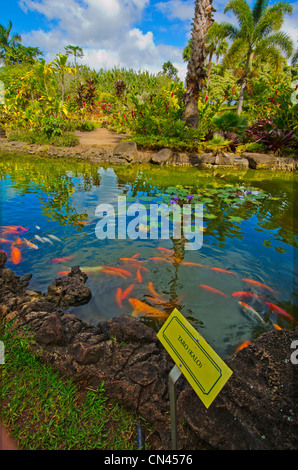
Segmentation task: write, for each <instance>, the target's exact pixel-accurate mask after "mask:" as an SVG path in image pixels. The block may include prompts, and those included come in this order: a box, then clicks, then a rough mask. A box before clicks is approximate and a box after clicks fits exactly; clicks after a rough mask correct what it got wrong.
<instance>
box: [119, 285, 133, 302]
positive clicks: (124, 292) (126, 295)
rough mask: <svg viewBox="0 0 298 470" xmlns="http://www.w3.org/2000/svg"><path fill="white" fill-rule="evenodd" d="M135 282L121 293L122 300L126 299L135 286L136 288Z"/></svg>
mask: <svg viewBox="0 0 298 470" xmlns="http://www.w3.org/2000/svg"><path fill="white" fill-rule="evenodd" d="M134 286H135V284H131V285H130V286H128V287H127V288H126V289H125V290H124V291H123V292H122V294H121V300H124V299H126V297H128V296H129V294H130V293H131V292H132V290H133V288H134Z"/></svg>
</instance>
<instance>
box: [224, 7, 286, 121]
mask: <svg viewBox="0 0 298 470" xmlns="http://www.w3.org/2000/svg"><path fill="white" fill-rule="evenodd" d="M268 4H269V0H256V1H255V5H254V7H253V8H252V10H251V9H250V7H249V5H248V3H247V2H246V0H230V1H229V2H228V3H227V5H226V7H225V10H224V12H225V13H226V12H227V11H232V12H233V13H234V14H235V16H236V18H237V20H238V23H239V28H237V27H235V26H233V25H232V24H229V23H224V24H223V27H224V29H225V33H226V37H228V38H230V39H232V40H233V42H232V44H231V46H230V48H229V50H228V52H227V54H226V56H225V59H224V63H225V64H231V63H235V62H237V61H238V62H239V59H240V60H242V62H243V73H242V75H241V78H240V85H241V86H240V96H239V101H238V107H237V114H238V115H239V114H241V111H242V106H243V99H244V91H245V89H246V85H247V80H248V78H249V76H251V73H252V71H253V68H254V66H256V65H257V64H258V62H261V61H265V62H267V63H270V64H271V65H272V66H274V67H276V64H278V63H281V61H282V59H283V56H282V53H284V54H285V55H286V57H287V58H289V57H290V56H291V55H292V53H293V41H292V40H291V38H290V37H289V36H288V35H287V34H286V33H284V32H282V31H280V28H281V27H282V25H283V20H284V15H285V14H286V13H288V14H292V12H293V7H292V5H291V4H290V3H288V2H284V1H279V2H277V3H275V4H273V5H272V6H268Z"/></svg>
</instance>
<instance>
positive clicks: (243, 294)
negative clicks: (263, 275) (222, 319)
mask: <svg viewBox="0 0 298 470" xmlns="http://www.w3.org/2000/svg"><path fill="white" fill-rule="evenodd" d="M232 296H233V297H238V298H240V299H241V300H243V301H244V300H246V301H248V300H251V299H259V300H263V299H264V297H263V296H261V295H258V294H255V293H254V292H249V291H238V292H233V294H232Z"/></svg>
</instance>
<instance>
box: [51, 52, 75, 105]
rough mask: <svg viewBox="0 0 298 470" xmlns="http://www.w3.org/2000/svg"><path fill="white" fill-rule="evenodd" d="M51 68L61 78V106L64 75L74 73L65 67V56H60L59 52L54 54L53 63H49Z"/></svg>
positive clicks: (72, 69) (71, 68)
mask: <svg viewBox="0 0 298 470" xmlns="http://www.w3.org/2000/svg"><path fill="white" fill-rule="evenodd" d="M51 66H52V68H53V71H54V72H57V73H58V74H59V75H60V78H61V93H62V105H63V103H64V91H65V74H66V73H75V69H74V68H73V67H69V66H68V65H67V55H64V54H61V52H59V53H58V54H56V59H55V60H54V61H53V62H51Z"/></svg>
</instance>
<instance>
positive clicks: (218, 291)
mask: <svg viewBox="0 0 298 470" xmlns="http://www.w3.org/2000/svg"><path fill="white" fill-rule="evenodd" d="M200 287H202V288H203V289H205V290H207V291H209V292H213V293H214V294H219V295H222V296H223V297H229V296H228V295H227V294H224V293H223V292H221V291H220V290H217V289H214V287H210V286H206V285H205V284H200Z"/></svg>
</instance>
